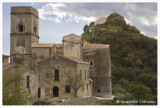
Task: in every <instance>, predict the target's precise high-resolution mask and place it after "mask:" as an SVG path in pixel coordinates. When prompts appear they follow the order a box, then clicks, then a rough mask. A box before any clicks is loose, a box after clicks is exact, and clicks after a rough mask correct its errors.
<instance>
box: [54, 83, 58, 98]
mask: <svg viewBox="0 0 160 108" xmlns="http://www.w3.org/2000/svg"><path fill="white" fill-rule="evenodd" d="M58 95H59V94H58V87H56V86H55V87H53V96H54V97H58Z"/></svg>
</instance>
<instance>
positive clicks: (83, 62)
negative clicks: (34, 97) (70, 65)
mask: <svg viewBox="0 0 160 108" xmlns="http://www.w3.org/2000/svg"><path fill="white" fill-rule="evenodd" d="M57 55H58V56H61V57H64V58H66V59H69V60H72V61H74V62H77V63H82V64H89V62H85V61H81V60H77V59H72V58H69V57H66V56H62V55H59V54H57Z"/></svg>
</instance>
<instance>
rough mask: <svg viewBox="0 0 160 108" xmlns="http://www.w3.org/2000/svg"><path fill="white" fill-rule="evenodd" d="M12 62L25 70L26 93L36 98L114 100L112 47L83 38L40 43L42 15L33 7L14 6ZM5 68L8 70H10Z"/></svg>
mask: <svg viewBox="0 0 160 108" xmlns="http://www.w3.org/2000/svg"><path fill="white" fill-rule="evenodd" d="M10 14H11V33H10V63H9V64H8V65H19V66H20V67H22V68H23V69H24V74H23V76H24V84H25V88H26V90H27V91H28V92H29V93H30V94H31V96H32V97H33V98H34V99H35V100H36V99H45V98H75V94H77V97H82V98H83V97H88V96H96V97H105V98H111V97H112V82H111V80H112V79H111V59H110V48H109V45H105V44H90V43H88V42H87V41H85V40H84V39H82V38H81V37H80V36H77V35H75V34H69V35H66V36H63V39H62V43H58V44H57V43H39V38H40V37H39V14H38V11H37V10H36V9H34V8H33V7H31V6H23V7H11V13H10ZM9 70H10V69H6V70H4V72H5V71H9Z"/></svg>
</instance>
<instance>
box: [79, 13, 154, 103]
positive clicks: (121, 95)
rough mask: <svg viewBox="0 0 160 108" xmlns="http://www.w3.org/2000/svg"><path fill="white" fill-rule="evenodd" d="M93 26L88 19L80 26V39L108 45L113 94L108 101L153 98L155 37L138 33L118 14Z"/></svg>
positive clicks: (147, 99)
mask: <svg viewBox="0 0 160 108" xmlns="http://www.w3.org/2000/svg"><path fill="white" fill-rule="evenodd" d="M93 25H94V22H91V23H90V24H89V25H86V26H85V27H84V33H83V34H82V38H83V39H85V40H87V41H89V42H90V43H102V44H109V45H110V50H111V62H112V76H113V95H114V96H116V98H115V99H114V102H115V103H114V102H113V103H112V104H120V103H116V100H118V99H119V100H124V101H125V100H126V101H127V100H128V101H129V100H137V101H140V100H141V101H142V100H145V101H154V102H155V101H157V40H156V39H153V38H149V37H148V36H145V35H143V34H141V33H140V31H139V30H138V29H137V28H136V27H133V26H131V25H129V24H127V23H126V22H125V20H124V17H123V16H121V15H119V14H118V13H112V14H111V15H109V16H108V18H107V21H106V23H104V24H101V25H97V26H93ZM90 27H92V29H93V30H92V34H90V33H89V28H90ZM90 35H91V36H92V37H91V38H89V36H90ZM128 104H157V103H148V102H144V103H128Z"/></svg>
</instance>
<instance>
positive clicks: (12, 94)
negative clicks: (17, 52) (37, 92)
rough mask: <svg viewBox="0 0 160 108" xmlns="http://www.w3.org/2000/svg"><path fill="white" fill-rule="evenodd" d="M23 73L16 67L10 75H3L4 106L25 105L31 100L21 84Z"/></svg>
mask: <svg viewBox="0 0 160 108" xmlns="http://www.w3.org/2000/svg"><path fill="white" fill-rule="evenodd" d="M22 71H23V70H22V69H21V68H19V67H16V68H14V70H12V71H11V72H10V73H9V74H6V73H5V74H3V105H24V104H27V100H28V99H30V98H31V97H30V96H29V94H28V93H27V91H26V90H25V89H24V88H23V85H22V83H21V82H22V81H23V77H22Z"/></svg>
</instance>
